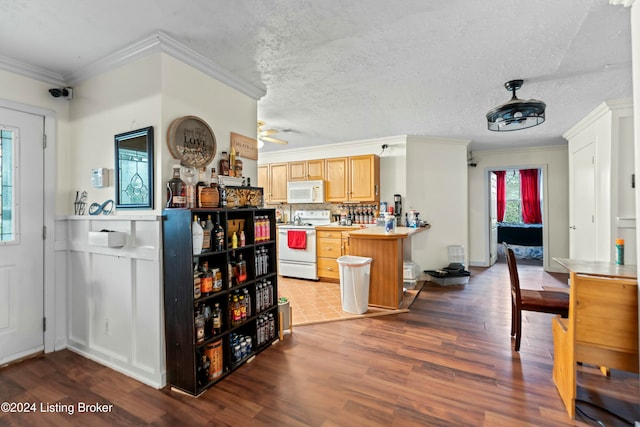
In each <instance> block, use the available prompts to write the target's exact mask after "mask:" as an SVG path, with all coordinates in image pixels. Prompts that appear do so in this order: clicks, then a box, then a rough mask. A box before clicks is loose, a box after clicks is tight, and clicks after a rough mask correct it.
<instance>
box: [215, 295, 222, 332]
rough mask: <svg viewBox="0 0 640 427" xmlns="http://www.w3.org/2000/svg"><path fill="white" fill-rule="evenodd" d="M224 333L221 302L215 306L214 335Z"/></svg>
mask: <svg viewBox="0 0 640 427" xmlns="http://www.w3.org/2000/svg"><path fill="white" fill-rule="evenodd" d="M221 333H222V310H221V309H220V304H219V303H216V305H215V306H214V308H213V335H219V334H221Z"/></svg>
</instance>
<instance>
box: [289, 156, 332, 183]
mask: <svg viewBox="0 0 640 427" xmlns="http://www.w3.org/2000/svg"><path fill="white" fill-rule="evenodd" d="M318 179H319V180H323V179H324V159H316V160H301V161H298V162H289V181H313V180H318Z"/></svg>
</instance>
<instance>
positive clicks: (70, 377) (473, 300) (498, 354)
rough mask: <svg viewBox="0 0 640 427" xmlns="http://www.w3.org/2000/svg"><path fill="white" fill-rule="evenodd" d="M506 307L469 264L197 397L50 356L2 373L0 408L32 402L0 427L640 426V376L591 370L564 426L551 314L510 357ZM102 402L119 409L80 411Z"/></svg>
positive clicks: (559, 278) (528, 280)
mask: <svg viewBox="0 0 640 427" xmlns="http://www.w3.org/2000/svg"><path fill="white" fill-rule="evenodd" d="M520 273H521V280H522V283H523V287H541V286H556V287H557V286H565V284H566V277H567V276H566V275H551V274H547V273H544V272H542V270H541V269H540V268H538V267H531V266H526V265H525V266H522V268H521V272H520ZM509 301H510V299H509V284H508V274H507V271H506V266H505V265H504V264H499V265H496V266H494V267H492V268H490V269H478V268H475V269H472V277H471V280H470V282H469V284H468V285H466V286H464V287H437V286H425V288H424V289H423V291H422V292H421V294H420V295H419V297H418V298H417V299H416V302H415V303H414V304H413V306H412V307H411V312H410V313H405V314H398V315H393V316H384V317H375V318H368V319H357V320H348V321H342V322H334V323H324V324H318V325H311V326H302V327H297V328H295V329H294V332H293V334H292V335H287V336H286V337H285V339H284V340H283V341H281V342H279V343H277V344H276V345H274V346H273V347H272V348H270V349H268V350H266V351H264V352H262V353H261V354H260V355H259V356H258V357H256V358H255V359H254V360H253V362H252V363H249V364H246V365H244V366H242V367H241V368H240V369H238V370H237V371H236V372H234V373H233V374H231V375H229V376H228V377H227V378H225V379H224V380H223V381H221V382H220V383H218V384H217V385H216V386H214V387H213V388H211V389H209V390H208V391H207V392H205V393H204V394H203V395H202V396H200V397H199V398H193V397H190V396H186V395H183V394H180V393H177V392H174V391H171V390H170V389H169V388H165V389H163V390H155V389H153V388H150V387H148V386H145V385H143V384H141V383H139V382H137V381H135V380H132V379H130V378H128V377H126V376H124V375H122V374H120V373H117V372H114V371H112V370H110V369H108V368H106V367H104V366H102V365H99V364H96V363H94V362H92V361H90V360H87V359H85V358H83V357H81V356H78V355H76V354H74V353H72V352H70V351H60V352H57V353H53V354H47V355H45V356H43V357H39V358H36V359H31V360H27V361H24V362H21V363H18V364H15V365H11V366H8V367H6V368H3V369H0V402H14V403H16V404H21V403H35V404H36V405H37V412H36V413H6V412H0V425H2V426H4V425H8V426H40V425H43V426H78V425H82V426H84V425H90V426H102V425H104V426H130V425H155V426H191V425H193V426H196V425H214V426H218V425H219V426H245V425H255V426H323V427H331V426H349V427H353V426H367V427H368V426H402V427H407V426H571V425H579V426H584V425H599V424H596V422H595V421H593V420H591V419H589V418H587V417H586V416H585V415H583V413H586V414H588V415H589V416H591V417H594V418H596V419H598V420H601V421H602V422H603V423H604V425H606V426H623V425H631V424H630V423H631V422H632V421H635V420H640V409H639V406H640V405H639V402H640V400H639V383H638V376H637V375H632V374H629V373H624V372H618V371H613V372H612V375H611V378H607V377H604V376H603V375H601V374H600V373H599V371H598V370H596V369H595V368H594V367H589V366H585V367H582V368H580V375H579V383H580V393H579V396H580V398H581V399H582V400H585V401H590V402H593V403H594V404H590V403H585V402H580V403H579V404H578V407H579V408H580V410H579V412H578V415H577V417H576V420H570V419H569V418H568V416H567V414H566V411H565V408H564V406H563V404H562V402H561V401H560V398H559V396H558V393H557V392H556V389H555V386H554V385H553V382H552V380H551V370H552V365H553V360H552V357H553V340H552V337H551V315H549V314H544V313H528V312H527V313H525V314H524V322H523V338H522V347H521V351H520V353H515V352H514V351H513V350H512V342H511V339H510V337H509V328H510V303H509ZM96 403H99V404H102V405H113V406H112V407H111V408H110V409H109V407H108V406H107V407H102V409H107V412H102V413H88V412H83V413H78V409H79V408H80V406H81V404H96ZM41 404H42V405H45V409H47V408H48V409H50V412H46V413H42V412H41V411H40V409H41V406H40V405H41ZM47 404H49V406H47ZM56 404H57V405H58V406H57V407H56ZM598 406H604V407H606V408H607V410H609V411H612V413H615V414H618V415H620V416H621V417H623V418H618V417H616V416H614V415H613V414H612V413H609V412H607V411H606V410H601V409H598ZM69 408H72V409H74V413H73V415H71V414H69V413H68V412H69V410H68V409H69ZM56 409H59V410H60V411H61V412H55V411H56ZM65 409H67V411H65ZM92 409H98V408H92ZM624 419H626V420H627V421H626V422H625V421H624Z"/></svg>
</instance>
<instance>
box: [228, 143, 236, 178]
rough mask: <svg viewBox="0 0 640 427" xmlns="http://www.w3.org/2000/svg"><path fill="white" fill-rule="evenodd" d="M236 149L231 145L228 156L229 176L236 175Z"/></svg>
mask: <svg viewBox="0 0 640 427" xmlns="http://www.w3.org/2000/svg"><path fill="white" fill-rule="evenodd" d="M235 167H236V149H235V148H234V147H231V155H230V156H229V176H236V171H235Z"/></svg>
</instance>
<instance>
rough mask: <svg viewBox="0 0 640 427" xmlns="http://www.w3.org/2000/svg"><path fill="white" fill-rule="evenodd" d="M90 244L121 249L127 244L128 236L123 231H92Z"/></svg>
mask: <svg viewBox="0 0 640 427" xmlns="http://www.w3.org/2000/svg"><path fill="white" fill-rule="evenodd" d="M88 243H89V244H90V245H92V246H104V247H108V248H119V247H122V246H124V245H125V244H126V243H127V235H126V233H123V232H121V231H109V230H102V231H90V232H89V242H88Z"/></svg>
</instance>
